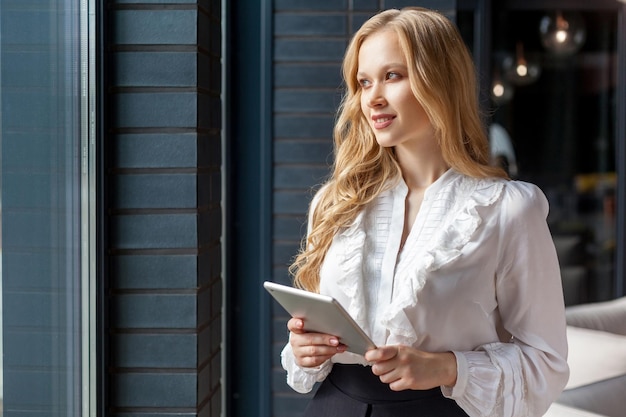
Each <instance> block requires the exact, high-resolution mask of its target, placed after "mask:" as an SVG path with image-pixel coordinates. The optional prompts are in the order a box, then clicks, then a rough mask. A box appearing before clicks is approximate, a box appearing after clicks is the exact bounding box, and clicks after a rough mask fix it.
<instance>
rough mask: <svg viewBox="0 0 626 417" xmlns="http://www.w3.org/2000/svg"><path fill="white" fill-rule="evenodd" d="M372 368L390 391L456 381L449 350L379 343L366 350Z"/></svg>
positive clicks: (431, 386) (448, 384) (455, 370)
mask: <svg viewBox="0 0 626 417" xmlns="http://www.w3.org/2000/svg"><path fill="white" fill-rule="evenodd" d="M365 359H366V360H367V361H368V362H370V363H372V372H373V373H374V374H375V375H378V377H379V378H380V380H381V381H382V382H384V383H386V384H389V388H391V389H392V390H393V391H402V390H407V389H414V390H426V389H431V388H435V387H439V386H442V385H446V386H450V387H451V386H454V384H455V383H456V375H457V369H456V357H455V356H454V354H453V353H452V352H441V353H431V352H424V351H422V350H417V349H414V348H411V347H409V346H402V345H397V346H382V347H379V348H377V349H372V350H370V351H368V352H367V353H366V354H365Z"/></svg>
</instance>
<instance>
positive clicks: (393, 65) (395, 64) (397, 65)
mask: <svg viewBox="0 0 626 417" xmlns="http://www.w3.org/2000/svg"><path fill="white" fill-rule="evenodd" d="M394 68H400V69H403V70H405V71H408V69H409V67H408V66H407V65H406V64H403V63H400V62H392V63H390V64H387V65H385V66H384V67H383V70H384V71H389V70H390V69H394ZM365 75H367V74H366V73H364V72H363V71H358V72H357V73H356V76H357V77H364V76H365Z"/></svg>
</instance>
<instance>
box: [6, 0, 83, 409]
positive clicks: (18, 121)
mask: <svg viewBox="0 0 626 417" xmlns="http://www.w3.org/2000/svg"><path fill="white" fill-rule="evenodd" d="M78 19H79V2H77V1H70V0H67V1H62V0H58V1H53V0H2V2H1V3H0V78H1V82H0V106H1V107H0V110H1V112H0V114H1V120H0V145H1V160H0V165H1V178H0V179H1V183H0V189H1V196H2V200H1V205H2V217H1V226H2V240H1V244H2V267H1V274H2V275H1V277H2V280H1V281H2V335H3V338H2V340H3V345H2V350H3V352H2V361H1V371H2V375H3V382H4V384H3V388H2V408H1V411H0V416H1V415H6V416H17V415H19V416H29V417H31V416H32V417H35V416H37V417H39V416H41V417H44V416H45V417H54V416H68V417H69V416H71V417H74V416H78V415H80V414H81V405H80V401H81V391H82V383H81V377H80V376H81V374H80V371H81V367H80V363H81V362H80V360H81V331H80V324H81V304H80V301H81V299H80V294H81V292H80V287H81V285H80V283H81V281H80V280H81V275H80V253H81V252H80V250H81V246H80V242H81V239H80V224H81V223H80V220H81V219H80V159H79V158H80V149H81V148H80V144H81V136H80V135H81V130H80V126H81V125H80V105H81V89H80V85H81V77H80V73H79V71H80V70H81V67H82V65H81V62H80V61H79V55H80V53H79V51H80V42H81V40H80V39H81V37H80V33H79V31H78V30H79V29H78V28H79V25H78Z"/></svg>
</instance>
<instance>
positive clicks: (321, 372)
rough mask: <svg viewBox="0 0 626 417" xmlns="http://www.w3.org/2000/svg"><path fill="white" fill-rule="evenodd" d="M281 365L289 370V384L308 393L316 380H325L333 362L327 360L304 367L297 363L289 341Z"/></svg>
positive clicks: (299, 390) (297, 390) (302, 392)
mask: <svg viewBox="0 0 626 417" xmlns="http://www.w3.org/2000/svg"><path fill="white" fill-rule="evenodd" d="M280 358H281V359H280V360H281V365H282V366H283V368H284V369H285V370H286V371H287V384H288V385H289V386H290V387H291V388H293V390H294V391H296V392H299V393H300V394H306V393H307V392H310V391H311V390H312V389H313V386H314V385H315V383H316V382H319V381H323V380H324V379H325V378H326V377H327V376H328V374H329V373H330V371H331V369H332V362H331V361H330V359H329V360H327V361H326V362H324V363H322V364H321V365H319V366H316V367H314V368H303V367H300V366H298V365H297V364H296V358H295V356H294V354H293V350H292V349H291V345H290V344H289V343H287V344H286V345H285V347H284V348H283V351H282V352H281V354H280Z"/></svg>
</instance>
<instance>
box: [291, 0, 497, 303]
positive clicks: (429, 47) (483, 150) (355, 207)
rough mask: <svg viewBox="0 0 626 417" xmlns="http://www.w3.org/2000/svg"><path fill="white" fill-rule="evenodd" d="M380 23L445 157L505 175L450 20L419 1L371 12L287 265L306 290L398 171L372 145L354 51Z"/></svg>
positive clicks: (355, 41) (346, 68)
mask: <svg viewBox="0 0 626 417" xmlns="http://www.w3.org/2000/svg"><path fill="white" fill-rule="evenodd" d="M382 30H391V31H393V32H395V33H396V34H397V36H398V40H399V43H400V47H401V50H402V52H403V54H404V56H405V59H406V62H407V65H408V74H409V80H410V85H411V90H412V91H413V94H414V95H415V97H416V98H417V100H418V101H419V103H420V104H421V105H422V107H423V108H424V110H425V111H426V114H427V115H428V117H429V119H430V122H431V124H432V126H433V128H434V131H435V136H436V139H437V141H438V143H439V145H440V147H441V151H442V155H443V159H444V161H445V162H446V163H447V164H448V165H449V166H450V167H451V168H453V169H454V170H456V171H458V172H460V173H462V174H466V175H468V176H471V177H475V178H486V177H501V178H506V177H507V175H506V173H505V172H504V171H503V170H502V169H500V168H497V167H494V166H491V165H490V164H489V160H490V155H489V142H488V139H487V136H486V132H485V127H484V125H483V123H482V120H481V115H480V112H479V105H478V88H477V83H476V74H475V68H474V63H473V61H472V58H471V56H470V54H469V52H468V50H467V47H466V46H465V44H464V43H463V40H462V38H461V35H460V34H459V31H458V29H457V28H456V26H455V25H454V24H453V23H452V22H451V21H450V20H448V19H447V18H446V17H445V16H443V15H441V14H440V13H438V12H435V11H432V10H428V9H423V8H414V7H411V8H404V9H402V10H395V9H392V10H386V11H384V12H381V13H379V14H377V15H375V16H373V17H372V18H370V19H369V20H368V21H367V22H365V23H364V24H363V26H362V27H361V28H360V29H359V30H358V31H357V32H356V34H355V35H354V36H353V38H352V40H351V42H350V44H349V46H348V49H347V50H346V54H345V57H344V61H343V68H342V69H343V78H344V81H345V86H346V91H345V93H344V96H343V99H342V102H341V105H340V108H339V111H338V114H337V120H336V123H335V127H334V132H333V137H334V158H335V159H334V164H333V167H332V172H331V176H330V178H329V179H328V181H327V182H326V183H325V184H324V186H323V187H322V188H321V189H320V191H319V192H318V194H317V196H316V198H315V199H314V201H315V205H314V206H312V207H311V210H314V211H313V212H312V213H311V215H310V222H311V224H310V225H309V233H308V234H307V237H306V239H304V240H303V242H302V248H301V250H300V252H299V254H298V255H297V256H296V258H295V260H294V262H293V264H292V265H291V266H290V272H291V273H292V275H293V277H294V284H295V285H296V286H297V287H300V288H304V289H306V290H309V291H314V292H319V280H320V277H319V273H320V268H321V265H322V262H323V260H324V257H325V256H326V253H327V251H328V248H329V247H330V245H331V243H332V240H333V237H334V236H335V235H336V234H337V232H339V231H340V230H341V229H342V228H345V227H347V226H349V225H350V224H351V223H352V222H353V221H354V219H355V218H356V216H357V215H358V214H359V212H361V211H362V210H363V209H364V207H365V206H366V205H368V204H369V203H370V202H371V201H372V200H374V199H375V198H376V197H377V196H378V195H379V194H380V193H381V191H383V190H385V188H386V187H390V186H392V185H394V184H395V183H396V182H397V180H398V179H399V178H400V176H401V172H400V166H399V165H398V163H397V159H396V157H395V153H394V149H393V148H385V147H382V146H380V145H378V143H377V142H376V138H375V137H374V132H373V131H372V129H371V128H370V126H369V124H368V122H367V120H366V118H365V116H364V115H363V112H362V111H361V87H360V85H359V83H358V80H357V71H358V57H359V50H360V48H361V45H362V44H363V42H364V41H365V40H366V39H367V38H368V36H370V35H372V34H374V33H377V32H379V31H382Z"/></svg>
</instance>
